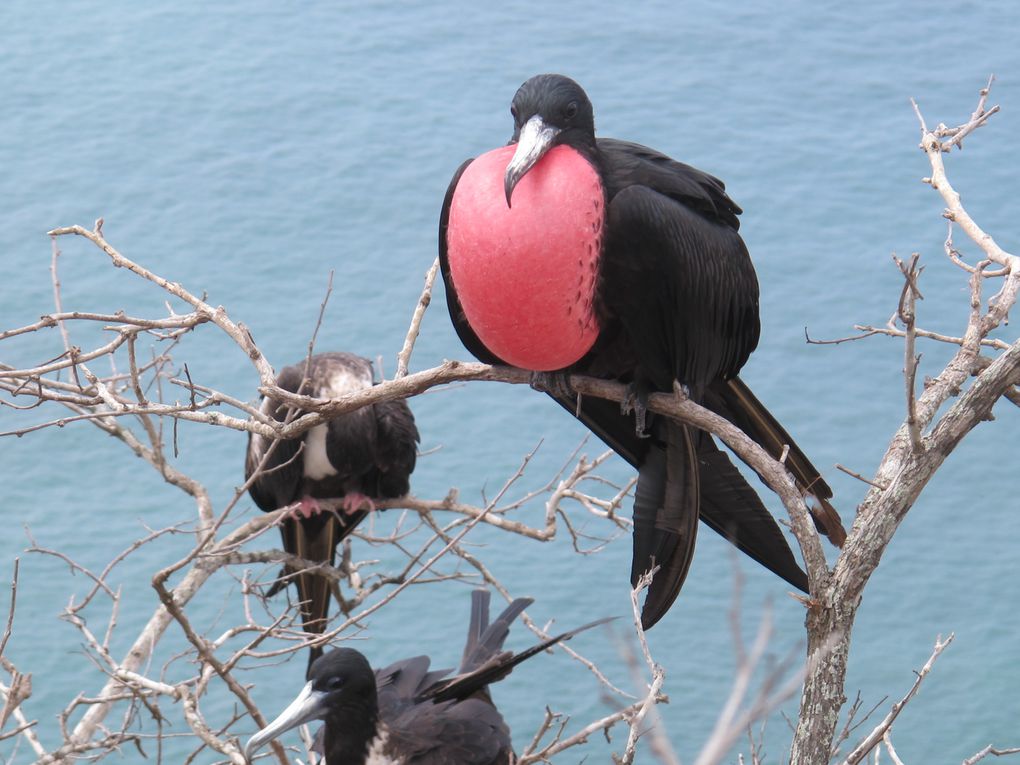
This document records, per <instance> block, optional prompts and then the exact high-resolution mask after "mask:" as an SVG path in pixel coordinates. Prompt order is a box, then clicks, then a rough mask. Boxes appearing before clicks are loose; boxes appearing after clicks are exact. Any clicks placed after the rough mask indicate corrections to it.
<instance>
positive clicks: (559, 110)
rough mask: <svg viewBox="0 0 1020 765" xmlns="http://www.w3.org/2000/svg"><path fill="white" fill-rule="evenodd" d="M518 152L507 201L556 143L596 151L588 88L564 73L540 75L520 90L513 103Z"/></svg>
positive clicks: (507, 180) (508, 176) (509, 168)
mask: <svg viewBox="0 0 1020 765" xmlns="http://www.w3.org/2000/svg"><path fill="white" fill-rule="evenodd" d="M510 114H511V115H513V118H514V134H513V138H511V139H510V143H512V144H513V143H516V144H517V151H516V152H514V156H513V159H512V160H510V164H509V165H507V168H506V175H505V176H504V178H503V187H504V191H505V192H506V203H507V205H508V206H509V205H510V198H511V196H512V195H513V190H514V186H516V185H517V182H518V181H520V179H521V178H523V177H524V176H525V175H526V174H527V172H528V170H530V169H531V168H532V167H534V166H535V163H536V162H538V161H539V160H540V159H541V158H542V156H543V155H544V154H545V153H546V152H547V151H549V149H551V148H552V147H554V146H559V145H561V144H564V145H567V146H572V147H574V148H575V149H578V150H579V151H582V152H584V153H586V154H591V153H592V152H594V151H595V117H594V114H593V113H592V108H591V101H589V100H588V95H587V94H586V93H585V92H584V89H583V88H582V87H581V86H580V85H578V84H577V83H576V82H574V81H573V80H572V79H570V78H569V77H564V76H563V75H562V74H539V75H536V76H535V77H532V78H531V79H530V80H528V81H527V82H525V83H524V84H523V85H521V87H519V88H518V89H517V93H516V94H515V95H514V99H513V101H512V102H511V104H510Z"/></svg>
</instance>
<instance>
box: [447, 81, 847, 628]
mask: <svg viewBox="0 0 1020 765" xmlns="http://www.w3.org/2000/svg"><path fill="white" fill-rule="evenodd" d="M510 112H511V115H512V116H513V120H514V132H513V137H512V138H511V140H510V144H509V145H508V146H505V147H503V148H500V149H496V150H494V151H490V152H488V153H486V154H483V155H482V156H480V157H478V158H476V159H474V160H468V161H467V162H465V163H464V164H463V165H461V167H460V169H459V170H458V171H457V173H456V174H455V175H454V178H453V180H452V182H451V183H450V187H449V189H448V191H447V193H446V199H445V201H444V203H443V209H442V214H441V218H440V232H439V255H440V262H441V266H442V272H443V279H444V281H445V284H446V294H447V305H448V307H449V310H450V316H451V318H452V320H453V324H454V326H455V328H456V330H457V334H458V336H459V337H460V339H461V342H463V343H464V345H465V347H466V348H467V349H468V350H469V351H470V352H471V353H472V354H474V355H475V356H476V357H477V358H478V359H479V360H481V361H484V362H487V363H491V364H510V365H513V366H517V367H521V368H524V369H528V370H532V371H533V372H536V373H556V374H554V375H552V376H549V375H545V376H544V377H542V376H539V377H537V378H536V379H539V380H541V381H542V385H543V386H544V387H546V389H547V390H548V392H549V393H550V395H552V396H553V397H554V398H555V399H556V400H557V401H559V402H560V403H561V404H562V405H563V406H564V407H566V408H567V409H568V410H570V411H571V412H573V413H575V414H577V416H578V417H579V418H580V419H581V421H582V422H584V423H585V425H587V426H588V427H589V428H590V429H591V430H592V431H593V432H594V433H596V434H597V435H598V436H599V437H601V438H602V439H603V440H605V441H606V442H607V443H608V444H609V445H610V446H611V447H612V448H613V449H614V450H615V451H616V452H617V453H619V454H620V455H621V456H622V457H623V458H624V459H626V460H627V461H628V462H630V463H631V464H632V465H633V466H634V467H636V468H637V469H638V471H639V472H638V476H639V477H638V484H637V489H636V492H635V500H634V553H633V564H632V569H631V580H632V582H636V580H637V578H638V577H639V576H640V574H642V573H643V572H645V571H647V570H649V569H651V568H652V566H653V565H657V566H659V571H658V573H657V574H656V575H655V578H654V579H653V581H652V585H651V587H650V589H649V593H648V596H647V599H646V601H645V605H644V609H643V611H642V621H643V623H644V626H645V627H646V628H647V627H650V626H652V625H653V624H655V622H656V621H658V620H659V619H660V618H661V617H662V615H663V614H664V613H665V612H666V611H667V610H668V609H669V606H670V605H671V604H672V602H673V601H674V600H675V598H676V596H677V594H678V593H679V591H680V587H681V586H682V584H683V581H684V578H685V577H686V575H687V571H688V568H689V566H690V563H691V559H692V555H693V552H694V542H695V536H696V529H697V520H698V518H699V516H700V518H701V520H703V521H704V522H705V523H707V524H708V525H709V526H710V527H711V528H713V529H714V530H716V531H718V532H719V533H721V534H723V535H724V536H726V537H727V538H728V539H730V540H731V541H732V542H733V543H734V544H735V545H737V547H739V548H740V549H741V550H743V551H744V552H745V553H747V554H748V555H750V556H751V557H753V558H754V559H755V560H757V561H759V562H760V563H762V564H763V565H765V566H766V567H768V568H769V569H771V570H772V571H774V572H775V573H777V574H778V575H779V576H781V577H783V578H784V579H786V580H787V581H788V582H790V583H791V584H793V585H794V586H796V587H798V588H800V589H802V590H805V591H806V590H807V578H806V576H805V575H804V572H803V571H802V570H801V568H800V567H799V565H798V564H797V561H796V559H795V558H794V556H793V552H792V551H791V549H790V546H789V544H788V543H787V541H786V538H785V537H784V535H783V533H782V531H781V530H780V528H779V526H778V524H777V523H776V521H775V519H774V518H773V517H772V516H771V515H770V514H769V512H768V510H767V509H766V508H765V506H764V505H763V504H762V502H761V499H760V498H759V497H758V495H757V493H756V492H755V491H754V490H753V489H752V488H751V487H750V486H749V485H748V483H747V482H746V480H745V479H744V478H743V476H742V475H741V474H740V473H739V472H738V471H737V469H736V467H735V466H734V465H733V463H732V462H731V461H730V459H729V457H728V456H727V455H726V454H725V453H724V452H723V451H722V450H720V449H719V447H718V446H717V445H716V444H715V442H714V440H713V438H712V437H711V436H710V435H709V434H707V433H705V432H703V431H700V430H698V429H696V428H693V427H689V426H687V425H682V424H680V423H678V422H676V421H674V420H671V419H669V418H665V417H656V416H654V415H651V414H648V413H647V412H646V408H645V402H646V401H647V396H648V394H649V393H650V392H654V391H662V392H671V391H674V383H679V384H680V385H681V386H683V390H684V391H685V392H686V394H687V395H688V396H689V397H690V398H691V399H692V400H694V401H696V402H698V403H701V404H702V405H704V406H706V407H708V408H710V409H712V410H713V411H715V412H717V413H718V414H720V415H722V416H724V417H726V418H727V419H729V420H730V421H731V422H733V423H734V424H735V425H737V426H738V427H740V428H741V429H742V430H743V431H744V432H745V433H747V435H748V436H750V437H751V438H752V439H754V440H755V441H756V442H757V443H759V444H760V445H761V446H763V447H764V448H766V449H767V450H768V451H769V452H770V453H771V454H773V455H774V456H775V457H777V458H778V457H779V456H780V455H781V454H782V453H783V452H784V450H788V451H787V455H786V466H787V467H788V469H789V470H790V471H791V473H792V474H793V475H794V477H795V479H796V480H797V482H798V485H799V486H800V488H801V490H802V491H804V492H805V493H806V494H810V495H811V496H812V497H813V498H814V500H815V503H816V506H815V507H813V508H812V509H813V512H814V515H815V522H816V525H818V527H819V529H820V530H822V531H823V532H824V533H825V534H826V535H828V537H829V538H830V540H832V541H833V542H834V543H835V544H837V545H839V544H842V541H843V538H844V537H845V532H844V531H843V528H842V525H841V523H840V521H839V516H838V515H837V513H836V511H835V510H834V509H833V508H832V506H831V505H830V504H829V502H828V499H829V498H830V497H831V496H832V491H831V489H830V488H829V487H828V485H827V484H826V483H825V481H824V480H823V479H822V478H821V476H820V474H819V472H818V470H816V469H815V467H814V466H813V465H812V464H811V462H810V461H809V460H808V459H807V457H806V456H805V455H804V453H803V452H802V451H801V450H800V449H799V448H798V447H797V445H796V444H795V443H794V442H793V440H792V439H791V438H790V436H789V434H788V433H787V432H786V431H785V430H784V429H783V427H782V426H781V425H780V424H779V422H778V421H777V420H776V419H775V418H774V417H773V416H772V415H771V414H770V413H769V411H768V410H767V409H765V407H764V406H763V405H762V404H761V402H759V401H758V399H757V398H756V397H755V396H754V395H753V394H752V393H751V391H750V389H749V388H748V387H747V386H746V385H745V384H744V383H743V382H742V381H741V380H740V378H739V377H738V376H737V373H738V372H739V371H740V369H741V367H742V366H743V365H744V363H745V362H746V361H747V358H748V356H749V355H750V354H751V352H752V351H753V350H754V349H755V347H756V346H757V344H758V335H759V330H760V323H759V317H758V280H757V276H756V274H755V271H754V266H753V264H752V263H751V258H750V255H749V254H748V252H747V248H746V247H745V246H744V242H743V240H742V239H741V238H740V235H739V233H738V227H739V221H738V218H737V216H738V215H739V214H740V212H741V210H740V208H739V207H738V206H737V205H736V204H735V203H734V202H733V201H732V200H731V199H730V198H729V197H728V196H727V195H726V192H725V188H724V186H723V184H722V182H721V181H719V180H718V179H716V178H714V177H712V176H710V175H708V174H706V173H704V172H702V171H700V170H697V169H695V168H693V167H690V166H689V165H685V164H683V163H680V162H677V161H675V160H673V159H671V158H669V157H667V156H666V155H664V154H661V153H659V152H657V151H655V150H653V149H649V148H647V147H645V146H641V145H639V144H636V143H630V142H626V141H619V140H614V139H610V138H596V137H595V126H594V117H593V112H592V105H591V102H590V101H589V99H588V96H587V95H586V94H585V92H584V90H582V88H581V87H580V86H579V85H578V84H577V83H576V82H574V81H573V80H571V79H569V78H567V77H563V76H561V75H555V74H546V75H538V76H536V77H533V78H531V79H530V80H528V81H527V82H525V83H524V84H523V85H521V87H520V89H519V90H518V91H517V93H516V95H515V96H514V98H513V102H512V105H511V107H510ZM560 373H579V374H586V375H592V376H595V377H600V378H604V379H614V380H619V381H621V382H624V383H626V384H628V385H629V386H630V390H631V391H632V393H633V396H632V397H631V402H630V405H631V407H632V408H633V409H634V412H635V414H634V416H633V417H631V416H630V415H629V414H628V413H625V412H623V411H621V408H620V407H619V406H618V405H616V404H613V403H611V402H607V401H604V400H600V399H594V398H590V397H589V398H585V399H583V400H581V401H580V402H577V401H575V398H574V397H573V396H572V395H571V393H570V391H569V390H568V389H566V388H565V377H564V375H563V374H560ZM631 407H628V408H631Z"/></svg>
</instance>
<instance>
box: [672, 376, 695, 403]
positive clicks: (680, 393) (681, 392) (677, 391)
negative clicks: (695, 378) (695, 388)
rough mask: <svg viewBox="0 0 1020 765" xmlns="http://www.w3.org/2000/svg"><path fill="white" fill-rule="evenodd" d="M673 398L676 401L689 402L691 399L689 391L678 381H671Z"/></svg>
mask: <svg viewBox="0 0 1020 765" xmlns="http://www.w3.org/2000/svg"><path fill="white" fill-rule="evenodd" d="M673 396H674V398H676V400H677V401H689V400H690V398H691V389H690V388H688V387H687V386H686V385H684V384H683V383H682V382H680V381H679V380H674V381H673Z"/></svg>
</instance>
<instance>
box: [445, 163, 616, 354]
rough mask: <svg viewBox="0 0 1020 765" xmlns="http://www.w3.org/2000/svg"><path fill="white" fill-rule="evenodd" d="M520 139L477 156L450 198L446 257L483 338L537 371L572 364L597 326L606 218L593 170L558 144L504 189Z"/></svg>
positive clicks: (497, 351) (589, 344)
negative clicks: (510, 193) (509, 202)
mask: <svg viewBox="0 0 1020 765" xmlns="http://www.w3.org/2000/svg"><path fill="white" fill-rule="evenodd" d="M515 149H516V146H513V145H511V146H504V147H502V148H500V149H495V150H493V151H490V152H488V153H486V154H483V155H482V156H480V157H478V158H477V159H475V160H474V161H473V162H471V164H470V165H468V166H467V168H465V170H464V173H463V174H462V175H461V177H460V179H459V181H458V182H457V188H456V190H455V191H454V195H453V200H452V201H451V203H450V217H449V224H448V228H447V241H446V244H447V257H448V259H449V267H450V274H451V276H452V279H453V285H454V288H455V289H456V292H457V297H458V299H459V301H460V304H461V307H462V308H463V310H464V314H465V316H466V318H467V321H468V324H470V325H471V329H472V330H474V332H475V334H476V335H477V336H478V339H479V340H481V341H482V343H483V344H484V345H485V347H486V348H487V349H488V350H489V351H491V352H492V353H493V354H495V355H496V356H498V357H499V358H500V359H502V360H503V361H505V362H506V363H508V364H512V365H513V366H516V367H520V368H522V369H529V370H532V371H536V372H549V371H554V370H558V369H563V368H564V367H568V366H570V365H571V364H573V363H574V362H576V361H578V360H579V359H581V357H582V356H584V355H585V354H586V353H587V352H588V350H589V349H590V348H591V347H592V345H593V344H594V342H595V339H596V338H597V337H598V334H599V326H598V321H597V319H596V316H595V312H594V306H593V300H594V295H595V283H596V279H597V277H598V260H599V255H600V252H601V247H602V232H603V224H604V221H605V209H606V204H605V196H604V193H603V190H602V182H601V179H600V178H599V176H598V173H597V172H596V171H595V168H594V167H592V165H591V164H590V163H589V162H588V160H587V159H585V158H584V157H583V156H582V155H581V154H580V153H579V152H577V151H576V150H574V149H572V148H570V147H568V146H556V147H554V148H552V149H550V150H549V151H548V152H547V153H546V154H545V156H543V157H542V158H541V159H539V160H538V162H537V163H536V164H535V166H534V167H532V168H531V169H530V170H529V171H528V172H527V174H526V175H524V177H522V178H521V179H520V181H518V183H517V186H516V187H515V188H514V192H513V198H512V207H508V206H507V201H506V194H505V191H504V187H503V176H504V173H505V172H506V167H507V165H508V164H509V162H510V159H511V157H513V154H514V150H515Z"/></svg>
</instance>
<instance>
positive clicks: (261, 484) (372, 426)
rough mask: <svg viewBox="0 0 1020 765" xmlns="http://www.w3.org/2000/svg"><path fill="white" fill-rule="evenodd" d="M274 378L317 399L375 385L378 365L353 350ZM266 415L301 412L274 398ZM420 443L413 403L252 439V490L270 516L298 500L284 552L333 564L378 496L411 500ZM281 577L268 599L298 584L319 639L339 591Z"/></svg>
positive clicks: (311, 579)
mask: <svg viewBox="0 0 1020 765" xmlns="http://www.w3.org/2000/svg"><path fill="white" fill-rule="evenodd" d="M276 381H277V385H279V386H280V387H281V388H283V389H284V390H288V391H290V392H292V393H301V394H304V395H309V396H314V397H317V398H333V397H337V396H342V395H344V394H345V393H350V392H353V391H357V390H362V389H364V388H369V387H371V386H372V385H373V384H374V382H373V372H372V364H371V362H370V361H368V359H364V358H361V357H360V356H355V355H354V354H350V353H320V354H317V355H314V356H311V357H310V358H309V359H307V360H306V361H302V362H299V363H298V364H295V365H293V366H288V367H284V368H283V369H282V370H281V371H280V373H279V374H278V375H277V380H276ZM262 411H263V412H265V413H266V414H268V415H269V416H271V417H273V418H275V419H276V420H279V421H280V422H283V421H285V420H286V419H287V418H288V417H291V418H293V417H296V416H300V414H302V412H300V411H297V412H295V411H293V410H292V409H291V408H290V407H287V406H285V405H282V404H280V403H278V402H274V401H272V400H270V399H263V402H262ZM418 440H419V437H418V429H417V427H416V426H415V423H414V416H413V415H412V414H411V410H410V408H409V407H408V405H407V402H406V401H403V400H396V401H386V402H383V403H378V404H372V405H371V406H366V407H363V408H361V409H358V410H356V411H353V412H348V413H346V414H342V415H340V416H338V417H334V418H333V419H331V420H329V421H328V422H327V423H324V424H322V425H317V426H315V427H314V428H312V429H311V430H309V431H307V432H306V433H304V434H302V435H301V436H300V437H298V438H293V439H286V440H279V441H276V442H274V441H273V440H272V439H268V438H265V437H263V436H260V435H258V434H251V435H249V438H248V451H247V454H246V457H245V478H246V479H250V478H251V476H252V475H253V474H254V473H255V471H256V469H258V468H261V469H260V470H259V472H258V475H257V476H256V477H255V479H254V480H253V481H252V483H251V485H250V488H249V493H250V494H251V497H252V499H253V500H254V501H255V504H256V505H258V506H259V508H260V509H261V510H263V511H265V512H271V511H273V510H277V509H279V508H281V507H285V506H287V505H290V504H293V503H295V502H299V503H300V509H299V510H298V511H296V512H295V513H294V514H293V516H292V517H290V518H287V519H286V520H284V521H283V523H282V524H281V526H280V532H281V534H282V535H283V547H284V550H286V551H287V552H289V553H291V554H293V555H297V556H298V557H301V558H304V559H306V560H310V561H315V562H320V561H321V562H325V563H328V564H330V565H332V564H333V563H334V559H335V553H336V547H337V545H338V544H339V543H340V541H341V540H342V539H343V538H344V537H345V536H347V535H348V534H350V533H351V531H353V530H354V528H355V527H356V526H357V525H358V524H359V523H360V522H361V521H362V519H364V518H365V516H366V515H367V514H368V512H369V511H370V510H371V509H373V508H374V504H373V502H372V500H373V499H386V498H396V497H402V496H404V495H405V494H407V492H408V490H409V488H410V483H409V477H410V475H411V472H412V471H413V470H414V465H415V459H416V444H417V443H418ZM274 443H275V446H274ZM270 447H273V448H272V450H270ZM267 454H268V456H267ZM319 499H342V500H343V506H342V508H341V509H340V510H338V511H322V509H321V508H320V507H319V505H318V502H317V500H319ZM284 574H285V576H284V578H282V579H281V582H280V583H278V584H277V586H275V587H274V588H273V589H271V590H270V594H272V593H274V592H276V591H277V590H278V589H279V588H281V587H282V586H283V584H285V583H286V582H287V581H288V580H291V579H292V580H293V581H294V583H295V585H296V586H297V590H298V598H299V600H300V602H301V616H302V621H303V624H304V629H305V631H306V632H308V633H311V634H320V633H322V631H323V630H324V629H325V626H326V617H327V615H328V612H329V600H330V594H331V590H332V587H331V584H330V582H329V580H327V579H326V578H325V577H322V576H316V575H313V574H301V573H297V572H295V571H293V570H291V569H290V568H289V567H287V568H285V570H284ZM321 655H322V649H321V648H320V647H317V646H316V647H313V648H312V649H311V654H310V656H309V666H310V665H311V662H312V661H314V660H315V659H316V658H318V657H319V656H321Z"/></svg>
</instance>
